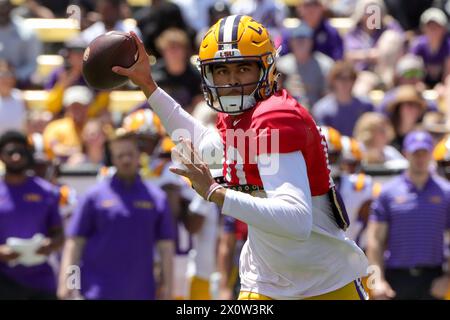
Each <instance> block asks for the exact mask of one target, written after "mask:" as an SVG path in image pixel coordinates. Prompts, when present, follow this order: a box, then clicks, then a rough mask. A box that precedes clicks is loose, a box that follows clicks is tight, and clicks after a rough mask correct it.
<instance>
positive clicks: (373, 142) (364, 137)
mask: <svg viewBox="0 0 450 320" xmlns="http://www.w3.org/2000/svg"><path fill="white" fill-rule="evenodd" d="M353 136H354V137H355V139H356V140H358V141H359V142H361V143H362V144H363V145H364V147H365V152H364V154H363V162H364V163H366V164H385V165H386V164H387V163H388V162H392V161H406V160H405V158H404V157H403V156H402V155H401V153H400V152H398V151H397V150H396V149H395V148H394V147H392V146H390V145H389V143H390V142H391V141H392V140H393V139H394V137H395V133H394V129H393V127H392V125H391V123H390V121H389V119H388V118H387V117H386V116H384V115H383V114H381V113H377V112H366V113H365V114H363V115H362V116H361V117H360V118H359V119H358V121H357V122H356V125H355V130H354V131H353Z"/></svg>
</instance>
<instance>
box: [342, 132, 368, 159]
mask: <svg viewBox="0 0 450 320" xmlns="http://www.w3.org/2000/svg"><path fill="white" fill-rule="evenodd" d="M341 144H342V155H341V157H342V159H341V160H342V161H347V162H361V161H362V158H363V149H364V148H363V146H362V145H361V144H360V143H359V142H358V141H356V139H353V138H351V137H347V136H342V138H341Z"/></svg>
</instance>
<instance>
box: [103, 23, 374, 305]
mask: <svg viewBox="0 0 450 320" xmlns="http://www.w3.org/2000/svg"><path fill="white" fill-rule="evenodd" d="M132 36H133V37H134V39H135V40H136V42H137V44H138V50H139V59H138V61H137V62H136V63H135V64H134V65H133V66H131V67H130V68H122V67H118V66H115V67H113V68H112V70H113V71H114V72H117V73H119V74H121V75H124V76H128V77H129V78H130V79H131V80H132V81H133V82H134V83H135V84H137V85H138V86H139V87H140V88H141V89H142V90H143V92H144V93H145V94H146V96H147V97H148V101H149V103H150V105H151V107H152V108H153V110H154V112H155V113H157V114H158V116H159V118H160V119H161V121H162V123H163V125H164V127H165V129H166V130H167V131H168V132H169V134H170V135H171V137H172V140H173V141H179V144H178V145H177V147H176V148H174V151H173V152H174V155H175V156H176V157H177V158H178V159H180V160H181V161H182V165H179V166H177V167H173V168H171V170H172V171H173V172H175V173H177V174H180V175H182V176H185V177H187V178H189V179H190V181H191V182H192V186H193V188H194V189H195V190H196V192H197V193H198V194H200V195H201V196H202V197H203V198H204V199H206V200H208V201H212V202H214V203H216V204H217V205H219V206H220V207H221V208H222V209H221V210H222V213H223V214H225V215H229V216H232V217H234V218H236V219H239V220H242V221H243V222H245V223H247V224H248V239H247V241H246V243H245V245H244V247H243V249H242V253H241V259H240V280H241V292H240V295H239V299H258V300H267V299H366V298H367V296H366V293H365V291H364V289H363V288H362V285H361V281H360V277H362V276H364V275H365V274H366V273H367V264H368V263H367V259H366V257H365V255H364V253H363V252H362V250H361V249H360V248H358V246H356V244H355V243H354V242H353V241H351V240H349V239H347V238H346V237H345V233H344V230H345V229H346V228H347V227H348V217H347V215H346V212H345V208H344V207H343V206H342V201H341V200H340V198H339V196H338V194H337V193H336V190H335V188H334V184H333V180H332V179H331V177H330V170H329V168H328V164H327V144H326V141H325V139H324V137H323V136H322V135H321V134H320V132H319V130H318V128H317V126H316V124H315V122H314V121H313V119H312V117H311V116H310V114H309V113H308V111H307V110H306V109H305V108H303V107H302V106H301V105H300V104H299V103H298V102H297V101H296V100H295V99H294V98H292V97H291V96H290V95H289V94H288V93H287V91H286V90H278V88H277V84H276V79H277V71H276V68H275V61H276V58H277V50H276V49H275V47H274V44H273V42H272V41H271V39H270V36H269V34H268V32H267V30H266V28H265V27H264V26H263V25H262V24H260V23H258V22H257V21H255V20H254V19H252V18H251V17H249V16H240V15H233V16H228V17H225V18H222V19H220V20H219V21H218V22H217V23H216V24H215V25H213V26H212V27H211V28H210V29H209V31H208V32H207V33H206V35H205V36H204V38H203V40H202V43H201V45H200V51H199V67H200V69H201V74H202V81H203V90H204V94H205V98H206V100H207V103H208V105H209V106H210V107H211V108H213V109H214V110H216V111H217V112H219V115H218V120H217V129H218V130H212V129H208V128H206V127H204V126H202V125H201V124H200V123H199V122H198V121H196V120H195V119H194V118H193V117H191V116H190V115H189V114H188V113H186V112H185V111H184V110H183V108H182V107H181V106H180V105H179V104H177V103H176V102H175V101H174V100H173V99H172V98H171V97H170V96H169V95H167V94H166V93H165V92H164V91H163V90H161V89H160V88H158V86H157V84H156V83H155V82H154V81H153V79H152V77H151V73H150V64H149V63H148V58H147V54H146V52H145V49H144V46H143V44H142V41H141V40H140V39H139V38H138V37H137V36H136V35H135V34H133V33H132ZM187 137H188V138H187ZM191 139H192V141H191ZM217 163H220V164H222V163H223V173H224V181H223V182H224V184H225V186H226V188H225V187H224V186H223V185H221V184H218V183H217V182H216V181H215V180H214V179H213V178H212V176H211V173H210V170H209V167H210V166H214V165H217Z"/></svg>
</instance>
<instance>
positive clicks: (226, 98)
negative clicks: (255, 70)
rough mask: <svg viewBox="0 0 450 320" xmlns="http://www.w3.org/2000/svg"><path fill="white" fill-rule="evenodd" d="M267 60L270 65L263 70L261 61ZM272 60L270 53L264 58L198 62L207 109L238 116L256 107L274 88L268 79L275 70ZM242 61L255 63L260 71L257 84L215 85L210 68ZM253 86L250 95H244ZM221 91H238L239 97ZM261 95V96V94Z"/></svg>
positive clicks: (236, 58) (246, 57)
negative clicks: (215, 65)
mask: <svg viewBox="0 0 450 320" xmlns="http://www.w3.org/2000/svg"><path fill="white" fill-rule="evenodd" d="M264 58H265V59H267V60H268V61H269V62H271V63H270V64H268V63H267V62H266V64H268V68H264V63H263V60H262V59H264ZM274 60H275V59H274V58H273V57H272V55H271V54H270V53H268V54H266V55H264V56H244V57H242V56H240V57H233V58H225V59H223V58H222V59H210V60H209V61H208V60H205V61H200V71H201V75H202V86H203V92H204V95H205V100H206V102H207V104H208V106H209V107H211V108H212V109H214V110H215V111H218V112H223V113H228V114H240V113H242V112H245V111H247V110H249V109H251V108H253V107H254V106H255V105H256V102H258V101H260V100H263V99H264V97H265V96H269V95H270V94H271V93H272V92H273V91H274V89H275V87H276V86H272V87H271V86H270V85H269V81H268V77H269V74H270V73H271V72H274V71H273V69H274V68H275V63H274ZM244 61H252V62H257V63H258V66H259V69H260V76H259V79H258V81H257V82H252V83H244V84H239V85H215V83H214V80H213V75H212V67H213V65H214V64H217V63H238V62H244ZM255 85H256V86H255ZM249 86H255V89H254V90H253V91H252V93H250V94H248V95H246V94H244V92H245V89H246V87H249ZM222 89H238V90H239V91H240V94H239V95H221V94H220V93H219V90H222ZM262 93H263V94H262Z"/></svg>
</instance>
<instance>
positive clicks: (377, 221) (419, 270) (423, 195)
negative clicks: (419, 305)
mask: <svg viewBox="0 0 450 320" xmlns="http://www.w3.org/2000/svg"><path fill="white" fill-rule="evenodd" d="M403 151H404V153H405V156H406V158H407V159H408V161H409V168H408V169H407V170H406V171H405V173H403V174H402V175H400V176H398V177H396V178H394V179H393V180H392V181H391V182H388V183H387V184H386V185H384V186H383V189H382V192H381V194H380V196H379V198H378V199H377V200H375V202H374V203H373V206H372V213H371V216H370V222H369V226H368V231H367V233H368V246H367V256H368V258H369V261H370V264H371V265H375V266H378V267H379V271H380V274H379V275H380V277H379V278H378V279H375V282H374V288H373V289H372V297H373V298H375V299H442V298H444V294H445V292H444V293H442V292H440V293H439V292H437V290H436V287H437V286H439V287H441V286H443V284H447V286H448V284H449V283H450V278H449V275H448V274H447V275H443V265H444V263H445V257H444V235H445V233H446V232H449V231H450V184H449V183H448V182H447V181H446V180H444V179H442V178H440V177H438V176H437V175H434V174H431V173H430V163H431V160H432V152H433V139H432V137H431V135H430V134H428V133H427V132H425V131H413V132H411V133H410V134H408V135H407V136H406V138H405V143H404V144H403ZM449 262H450V261H449ZM440 291H441V290H440ZM444 291H445V290H444Z"/></svg>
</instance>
